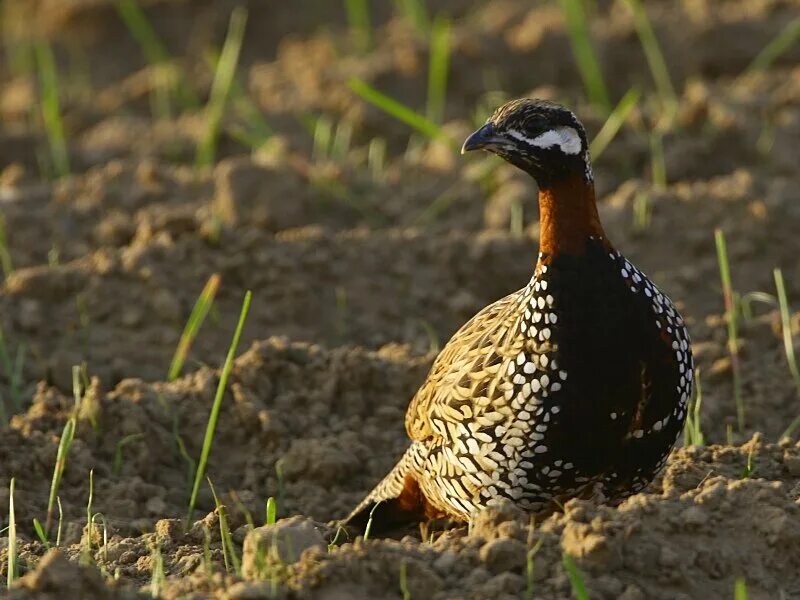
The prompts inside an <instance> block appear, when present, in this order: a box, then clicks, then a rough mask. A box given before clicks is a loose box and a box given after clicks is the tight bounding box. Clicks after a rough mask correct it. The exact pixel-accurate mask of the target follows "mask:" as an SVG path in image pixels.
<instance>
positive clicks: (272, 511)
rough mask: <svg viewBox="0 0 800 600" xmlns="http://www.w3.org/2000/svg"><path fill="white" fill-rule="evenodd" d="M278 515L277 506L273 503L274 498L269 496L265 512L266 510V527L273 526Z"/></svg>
mask: <svg viewBox="0 0 800 600" xmlns="http://www.w3.org/2000/svg"><path fill="white" fill-rule="evenodd" d="M277 514H278V505H277V503H276V502H275V498H273V497H272V496H270V497H269V498H267V510H266V515H265V516H266V519H265V521H264V523H265V524H266V525H275V521H276V520H277Z"/></svg>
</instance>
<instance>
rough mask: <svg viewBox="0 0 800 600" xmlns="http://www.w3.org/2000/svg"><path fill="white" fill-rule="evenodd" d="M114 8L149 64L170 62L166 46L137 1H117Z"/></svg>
mask: <svg viewBox="0 0 800 600" xmlns="http://www.w3.org/2000/svg"><path fill="white" fill-rule="evenodd" d="M114 8H116V9H117V14H118V15H119V16H120V18H121V19H122V22H123V23H125V26H126V27H127V28H128V31H129V32H130V33H131V35H132V36H133V39H134V40H136V42H137V43H138V44H139V47H140V48H141V49H142V53H143V54H144V57H145V59H146V60H147V62H149V63H150V64H152V65H154V64H157V63H160V62H166V61H168V60H170V55H169V52H168V51H167V48H166V46H165V45H164V43H163V42H162V41H161V39H160V38H159V37H158V34H157V33H156V32H155V30H154V29H153V27H152V26H151V25H150V22H149V21H148V20H147V16H146V15H145V14H144V11H143V10H142V8H141V7H140V6H139V3H138V2H136V0H117V1H116V2H115V3H114Z"/></svg>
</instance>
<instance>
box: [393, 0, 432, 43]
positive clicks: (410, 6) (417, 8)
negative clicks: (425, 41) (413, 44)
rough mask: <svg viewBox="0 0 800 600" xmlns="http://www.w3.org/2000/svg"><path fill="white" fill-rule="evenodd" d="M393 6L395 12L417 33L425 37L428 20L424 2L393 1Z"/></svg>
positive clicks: (412, 0)
mask: <svg viewBox="0 0 800 600" xmlns="http://www.w3.org/2000/svg"><path fill="white" fill-rule="evenodd" d="M394 6H395V11H397V13H398V14H400V16H402V17H403V18H404V19H406V20H407V21H408V22H409V23H411V25H413V27H414V29H416V30H417V33H419V34H420V35H423V36H427V34H428V29H429V28H430V19H429V18H428V10H427V8H426V7H425V2H424V0H395V1H394Z"/></svg>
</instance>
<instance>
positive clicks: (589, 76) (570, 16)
mask: <svg viewBox="0 0 800 600" xmlns="http://www.w3.org/2000/svg"><path fill="white" fill-rule="evenodd" d="M559 3H560V4H561V10H562V11H563V12H564V18H565V19H566V21H567V32H568V34H569V40H570V43H571V44H572V53H573V55H574V56H575V62H576V63H577V66H578V71H579V72H580V75H581V79H583V85H584V87H585V88H586V95H587V96H588V97H589V101H590V102H591V103H592V104H593V105H595V106H596V107H598V108H600V109H601V110H602V111H603V112H604V113H606V114H608V113H609V112H610V111H611V100H610V97H609V95H608V89H607V88H606V84H605V81H604V80H603V72H602V71H601V70H600V64H599V63H598V62H597V58H596V53H595V51H594V48H593V47H592V42H591V40H590V38H589V25H588V23H587V21H586V12H585V11H584V7H583V1H582V0H559Z"/></svg>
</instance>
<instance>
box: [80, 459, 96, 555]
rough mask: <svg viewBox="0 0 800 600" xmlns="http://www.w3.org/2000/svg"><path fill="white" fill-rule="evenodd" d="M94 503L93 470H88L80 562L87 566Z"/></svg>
mask: <svg viewBox="0 0 800 600" xmlns="http://www.w3.org/2000/svg"><path fill="white" fill-rule="evenodd" d="M93 501H94V469H89V499H88V500H87V502H86V545H85V546H83V544H82V543H81V546H83V547H82V548H81V562H82V563H83V564H89V563H90V562H91V560H92V535H93V534H92V530H93V529H94V521H93V520H92V502H93Z"/></svg>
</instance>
